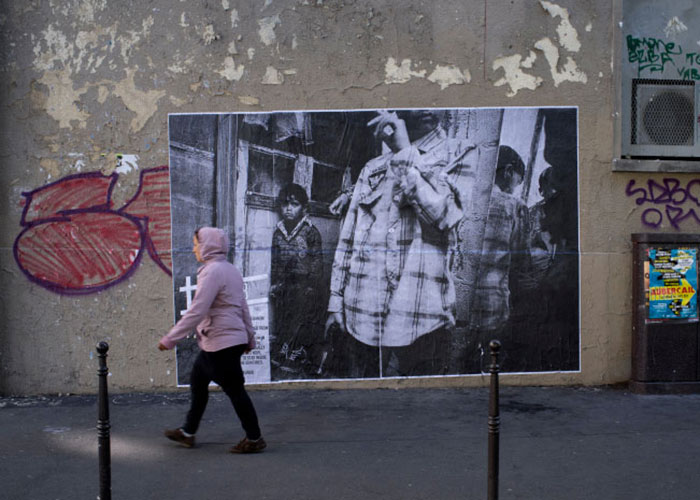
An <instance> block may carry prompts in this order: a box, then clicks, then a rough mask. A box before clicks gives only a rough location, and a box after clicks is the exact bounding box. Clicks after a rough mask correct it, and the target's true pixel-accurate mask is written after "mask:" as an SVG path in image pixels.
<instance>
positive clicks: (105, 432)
mask: <svg viewBox="0 0 700 500" xmlns="http://www.w3.org/2000/svg"><path fill="white" fill-rule="evenodd" d="M108 350H109V344H107V342H100V343H99V344H97V357H98V358H99V362H100V364H99V368H98V369H97V376H98V378H99V393H98V395H97V413H98V416H97V451H98V455H99V460H100V494H99V496H98V497H97V498H98V500H112V471H111V464H110V449H109V429H110V425H109V396H108V394H107V373H109V372H108V370H107V351H108Z"/></svg>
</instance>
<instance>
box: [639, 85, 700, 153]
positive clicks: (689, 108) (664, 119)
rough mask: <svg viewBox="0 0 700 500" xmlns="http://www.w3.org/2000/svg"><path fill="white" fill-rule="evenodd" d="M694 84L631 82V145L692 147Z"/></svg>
mask: <svg viewBox="0 0 700 500" xmlns="http://www.w3.org/2000/svg"><path fill="white" fill-rule="evenodd" d="M694 114H695V82H694V81H687V80H650V79H642V78H636V79H633V80H632V120H631V138H630V139H631V144H639V145H658V146H694V145H695V143H694V140H695V122H694Z"/></svg>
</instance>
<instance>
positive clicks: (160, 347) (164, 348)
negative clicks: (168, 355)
mask: <svg viewBox="0 0 700 500" xmlns="http://www.w3.org/2000/svg"><path fill="white" fill-rule="evenodd" d="M158 350H159V351H167V350H168V348H167V347H165V346H164V345H163V344H162V343H161V342H158Z"/></svg>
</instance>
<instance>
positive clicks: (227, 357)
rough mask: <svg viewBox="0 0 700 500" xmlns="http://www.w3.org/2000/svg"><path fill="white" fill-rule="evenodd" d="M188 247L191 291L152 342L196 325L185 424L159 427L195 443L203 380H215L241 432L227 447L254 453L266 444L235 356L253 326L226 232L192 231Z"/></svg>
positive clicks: (169, 342)
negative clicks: (193, 262)
mask: <svg viewBox="0 0 700 500" xmlns="http://www.w3.org/2000/svg"><path fill="white" fill-rule="evenodd" d="M193 243H194V247H193V249H192V251H193V252H194V255H195V257H196V259H197V261H198V262H201V263H203V264H204V265H202V266H201V267H200V268H199V269H198V271H197V291H196V293H195V296H194V299H193V300H192V304H191V305H190V307H189V308H188V309H187V312H186V313H185V314H184V315H183V316H182V317H181V318H180V321H178V322H177V324H176V325H175V326H174V327H173V328H172V329H171V330H170V331H169V332H168V334H167V335H165V336H164V337H163V338H162V339H160V342H159V343H158V349H160V350H161V351H164V350H167V349H172V348H173V347H175V344H176V343H177V341H178V340H181V339H183V338H185V337H186V336H187V335H188V334H189V333H190V332H191V331H192V329H193V328H195V327H196V334H197V343H198V344H199V347H200V349H201V352H200V353H199V355H198V356H197V359H196V360H195V362H194V366H193V367H192V374H191V376H190V391H191V401H190V410H189V412H188V413H187V418H186V419H185V424H184V425H183V426H182V427H180V428H178V429H171V430H166V431H165V436H166V437H167V438H168V439H172V440H173V441H177V442H178V443H180V444H182V445H183V446H185V447H187V448H191V447H193V446H194V443H195V433H196V432H197V429H198V427H199V422H200V420H201V419H202V415H203V414H204V410H205V409H206V406H207V401H208V400H209V384H210V382H212V381H214V382H216V383H217V384H218V385H219V386H220V387H221V389H222V390H223V391H224V392H225V393H226V395H227V396H228V397H229V399H230V400H231V403H232V404H233V407H234V409H235V411H236V414H237V415H238V418H239V419H240V421H241V425H242V427H243V430H244V431H245V437H244V438H243V439H242V440H241V441H240V442H239V443H238V444H237V445H235V446H233V447H232V448H231V449H230V450H229V451H230V452H231V453H257V452H260V451H262V450H264V449H265V447H266V446H267V445H266V443H265V440H264V439H263V438H262V434H261V433H260V427H259V425H258V417H257V414H256V412H255V407H254V406H253V402H252V401H251V400H250V398H249V397H248V393H247V392H246V390H245V388H244V386H243V384H244V382H245V379H244V377H243V369H242V368H241V356H242V355H243V354H244V353H246V352H249V351H250V350H251V349H254V348H255V336H254V334H255V332H254V330H253V325H252V322H251V319H250V312H249V310H248V304H247V302H246V300H245V294H244V290H243V278H242V277H241V273H240V271H238V269H237V268H236V267H235V266H234V265H233V264H231V263H230V262H228V261H227V260H226V254H227V252H228V237H227V235H226V233H225V232H224V231H223V230H221V229H217V228H213V227H203V228H200V229H198V230H197V231H195V233H194V237H193Z"/></svg>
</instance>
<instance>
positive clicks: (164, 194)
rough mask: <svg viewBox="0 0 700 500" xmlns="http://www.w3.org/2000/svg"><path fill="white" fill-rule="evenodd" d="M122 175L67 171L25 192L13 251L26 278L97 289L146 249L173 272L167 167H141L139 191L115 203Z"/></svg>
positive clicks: (66, 288)
mask: <svg viewBox="0 0 700 500" xmlns="http://www.w3.org/2000/svg"><path fill="white" fill-rule="evenodd" d="M118 177H119V174H116V173H114V174H112V175H110V176H105V175H103V174H101V173H100V172H91V173H86V174H77V175H71V176H68V177H64V178H63V179H60V180H58V181H56V182H53V183H51V184H47V185H46V186H42V187H40V188H38V189H35V190H34V191H30V192H28V193H22V196H24V197H25V202H26V203H25V205H24V211H23V213H22V219H21V222H20V224H21V225H22V226H24V227H25V229H24V230H23V231H22V232H21V233H20V234H19V235H18V236H17V239H16V240H15V244H14V256H15V260H16V262H17V265H18V266H19V268H20V269H21V270H22V272H24V274H25V275H26V276H27V278H28V279H29V280H31V281H33V282H34V283H37V284H39V285H41V286H43V287H45V288H47V289H49V290H51V291H53V292H56V293H62V294H69V295H81V294H88V293H94V292H98V291H100V290H104V289H106V288H108V287H110V286H113V285H115V284H117V283H119V282H121V281H123V280H125V279H126V278H128V277H129V276H131V274H132V273H133V272H134V271H135V270H136V268H137V267H138V265H139V263H140V261H141V257H142V255H143V250H144V248H146V249H148V253H149V255H150V256H151V258H153V260H154V261H155V262H156V263H157V264H158V265H159V266H160V267H161V269H163V271H165V272H166V273H167V274H168V275H171V271H170V266H171V262H172V259H171V256H170V248H169V246H170V188H169V172H168V167H167V166H163V167H155V168H151V169H146V170H143V171H142V172H141V178H140V180H139V187H138V190H137V192H136V195H135V196H134V197H133V198H132V199H131V200H129V201H128V202H127V203H126V204H125V205H124V206H123V207H122V208H120V209H119V210H114V209H112V199H111V197H112V190H113V188H114V185H115V183H116V181H117V179H118Z"/></svg>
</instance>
